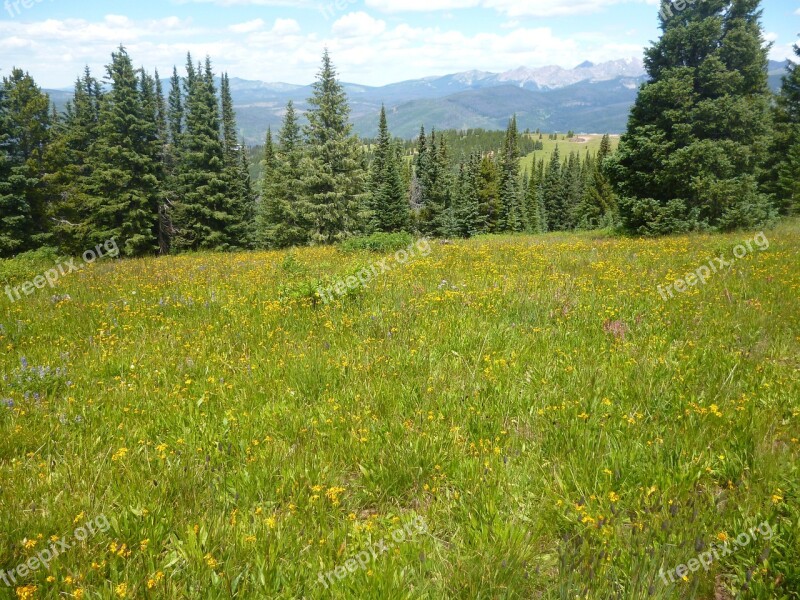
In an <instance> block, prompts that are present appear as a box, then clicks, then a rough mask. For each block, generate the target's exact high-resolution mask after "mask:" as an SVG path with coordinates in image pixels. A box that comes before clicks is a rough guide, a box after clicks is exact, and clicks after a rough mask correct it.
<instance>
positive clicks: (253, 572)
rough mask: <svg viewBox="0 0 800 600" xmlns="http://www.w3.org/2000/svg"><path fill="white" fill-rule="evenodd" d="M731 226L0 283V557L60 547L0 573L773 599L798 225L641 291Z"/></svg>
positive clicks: (790, 584) (56, 580)
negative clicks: (734, 544) (326, 290)
mask: <svg viewBox="0 0 800 600" xmlns="http://www.w3.org/2000/svg"><path fill="white" fill-rule="evenodd" d="M752 235H753V234H746V233H738V234H731V235H724V236H722V235H697V236H686V237H672V238H667V239H660V240H637V239H614V238H606V237H601V236H598V235H596V234H578V235H559V234H551V235H546V236H537V237H527V236H520V237H487V238H479V239H475V240H470V241H463V242H455V243H450V244H439V243H434V244H433V247H432V252H431V253H430V254H429V255H428V256H427V257H419V258H416V259H413V260H410V261H409V262H407V263H406V264H405V265H402V266H401V265H400V264H399V263H392V264H394V265H395V266H394V268H392V269H391V270H389V271H388V272H385V273H382V274H380V275H379V276H378V277H376V278H375V279H374V280H373V281H372V282H371V283H370V284H369V285H368V286H367V287H366V288H365V289H363V290H362V291H361V293H358V294H349V295H347V296H345V297H344V298H343V299H342V300H341V301H336V302H333V303H331V304H322V303H315V302H314V299H313V298H309V297H307V295H306V296H304V295H302V294H300V295H291V294H285V293H284V290H285V289H286V288H287V286H294V287H297V288H302V287H303V286H304V285H306V286H309V285H312V283H313V282H314V281H318V280H321V279H326V278H328V279H330V278H335V277H336V276H337V274H339V273H351V272H354V271H355V270H357V269H359V268H360V267H362V266H364V265H369V264H372V263H373V262H375V261H376V260H380V258H381V257H380V255H376V254H375V253H372V252H369V251H366V250H365V251H354V252H342V251H340V250H339V249H336V248H310V249H299V250H294V251H291V252H290V253H280V252H261V253H245V254H233V255H223V254H200V255H185V256H177V257H170V258H164V259H155V258H153V259H144V260H124V261H113V260H110V259H108V260H106V259H104V260H100V261H98V262H96V263H94V264H93V265H91V266H89V267H87V268H86V269H84V270H82V271H81V272H80V273H73V274H70V275H69V276H65V277H63V278H62V279H61V280H60V281H59V283H58V284H57V289H55V290H49V289H48V290H40V291H38V292H37V293H36V294H35V295H32V296H30V297H27V298H24V299H22V300H20V301H18V302H15V303H13V304H12V303H11V302H9V301H8V299H7V298H6V297H5V295H4V294H3V295H2V297H0V324H2V328H1V329H0V346H2V348H3V352H2V354H0V364H1V365H2V369H3V373H4V376H3V379H2V381H0V569H1V570H3V571H8V570H11V569H14V568H15V567H16V566H17V565H20V564H22V563H24V562H25V561H28V560H29V559H30V558H31V557H33V556H35V555H36V553H37V552H41V551H42V550H43V549H44V548H45V547H47V546H48V545H49V544H50V539H51V536H58V537H59V538H62V539H64V540H65V541H69V542H70V543H71V544H72V547H71V548H70V549H69V550H68V551H65V552H63V553H62V554H61V555H59V556H57V557H56V558H55V559H54V560H53V561H52V563H51V565H50V568H49V570H46V569H42V568H40V569H38V570H36V571H34V572H32V573H28V574H27V575H26V576H21V575H19V572H18V571H17V574H18V582H17V585H16V586H14V589H12V588H7V587H6V586H5V585H4V584H3V583H2V581H0V598H10V597H16V598H48V599H55V598H108V599H111V598H123V597H127V598H144V599H150V598H193V599H195V598H199V599H205V598H208V599H212V598H214V599H216V598H242V599H251V598H279V599H283V598H286V599H288V598H348V599H349V598H352V599H361V598H368V599H371V598H374V599H385V598H389V599H392V598H424V599H440V598H463V599H465V600H466V599H475V598H479V599H484V598H485V599H489V598H520V599H522V598H526V599H527V598H545V599H549V598H561V599H573V598H577V597H580V598H597V599H603V600H605V599H608V598H636V599H638V598H657V599H662V598H703V599H705V598H708V599H712V598H733V597H737V598H738V597H743V598H759V599H767V598H798V590H800V552H798V547H800V546H799V544H800V524H799V523H800V510H798V494H800V483H798V482H800V472H799V471H798V461H797V459H798V453H800V443H798V437H800V305H798V292H799V291H800V223H798V222H797V221H789V222H785V223H783V224H781V225H780V226H779V227H778V228H777V229H775V230H772V231H768V232H767V236H768V238H769V241H770V246H769V249H767V250H764V251H761V250H754V251H753V252H751V253H748V254H747V256H745V257H744V258H742V259H741V260H737V261H736V262H735V263H734V264H733V266H732V267H730V268H729V269H725V270H723V271H721V272H719V273H717V274H716V275H714V276H712V277H711V279H709V281H708V282H707V284H706V285H704V286H696V287H694V288H691V289H690V290H689V291H688V292H686V293H684V294H677V295H676V296H675V297H674V298H672V299H669V300H668V301H664V300H662V298H661V296H660V295H659V293H658V291H657V286H658V285H663V284H666V283H671V282H672V281H674V280H675V279H676V278H678V277H682V276H683V274H684V273H687V272H689V271H694V270H695V269H696V268H697V267H699V266H701V265H703V264H706V263H707V262H708V260H709V259H710V257H713V256H719V255H724V256H728V257H730V256H731V255H732V252H733V248H734V247H735V246H736V245H737V244H738V243H740V242H742V241H744V240H746V239H751V238H752ZM48 266H51V264H43V265H42V266H41V269H42V270H43V269H45V268H47V267H48ZM6 272H15V271H14V270H13V269H6ZM40 272H41V271H40ZM379 272H380V271H379ZM15 276H17V277H18V276H19V275H15ZM101 516H102V517H105V518H106V519H107V523H108V527H106V528H104V529H106V531H99V532H97V533H96V534H95V535H91V536H88V537H87V536H83V535H81V537H87V539H85V540H84V541H82V542H79V541H77V540H76V539H75V534H74V533H73V530H74V529H75V528H76V527H77V526H79V525H81V524H82V523H84V522H86V521H89V520H91V519H97V518H99V517H101ZM419 519H422V521H420V520H419ZM415 520H417V521H416V524H417V525H419V524H420V523H424V526H425V527H424V528H425V529H426V531H420V528H419V527H417V525H414V523H415ZM762 523H767V524H768V525H769V528H770V529H769V531H771V532H772V533H773V535H771V536H770V537H771V539H770V540H767V539H766V536H765V535H760V534H757V533H754V535H753V538H755V539H753V540H752V541H750V542H749V543H748V544H746V545H745V546H744V547H742V548H740V549H738V550H737V551H736V552H735V553H733V554H731V555H729V556H720V559H719V560H715V561H714V562H713V564H711V566H710V570H709V572H705V571H704V570H703V569H700V570H699V571H697V572H694V573H690V574H689V575H688V576H687V579H686V581H683V580H680V581H679V583H671V582H669V581H668V584H666V585H665V584H664V581H663V580H662V577H660V575H659V572H660V570H661V569H664V572H665V573H666V572H667V571H669V570H671V569H674V568H676V567H678V566H679V565H681V564H687V563H689V561H690V559H694V558H695V557H697V556H698V555H699V554H701V553H702V552H707V551H710V550H709V547H710V544H712V543H721V541H722V540H725V539H728V540H730V539H733V538H735V537H736V536H737V535H740V534H742V533H743V532H747V531H749V530H750V529H751V528H753V527H757V526H758V525H759V524H762ZM404 526H406V527H409V529H407V530H406V532H405V533H403V534H400V535H397V532H398V530H400V528H402V527H404ZM413 527H417V528H416V529H414V528H413ZM393 533H394V534H395V535H396V539H400V538H404V541H402V542H396V543H395V542H393V547H392V548H391V549H390V550H389V551H388V552H386V553H384V554H382V555H380V556H377V557H376V558H374V559H373V558H370V559H369V560H368V561H364V563H363V564H364V565H365V567H364V569H361V568H360V567H358V564H357V563H353V562H348V559H349V558H350V557H354V556H357V555H359V553H361V552H364V551H366V552H369V551H370V549H371V548H373V549H374V548H377V547H378V546H376V544H378V542H381V541H382V540H384V538H386V539H387V540H391V536H392V534H393ZM364 556H365V555H363V554H362V555H361V557H362V560H363V557H364ZM370 556H371V555H370ZM353 565H355V566H356V567H358V568H356V569H355V572H353V573H348V572H347V568H348V567H352V566H353ZM337 567H339V568H340V570H339V574H343V573H347V575H346V576H345V577H343V578H342V579H341V580H339V579H338V578H337V577H336V575H335V574H334V575H332V576H331V579H332V580H333V581H334V583H330V579H329V580H326V584H325V585H323V584H322V583H320V581H319V577H320V574H322V577H323V579H324V577H325V573H328V572H331V571H334V573H335V569H336V568H337ZM0 575H1V574H0ZM326 585H327V588H326ZM725 589H729V590H732V592H731V593H730V595H728V593H727V592H725V591H724V590H725Z"/></svg>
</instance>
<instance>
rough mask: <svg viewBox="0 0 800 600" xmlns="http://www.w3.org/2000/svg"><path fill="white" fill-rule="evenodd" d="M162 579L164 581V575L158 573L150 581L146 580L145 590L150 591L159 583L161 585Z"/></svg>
mask: <svg viewBox="0 0 800 600" xmlns="http://www.w3.org/2000/svg"><path fill="white" fill-rule="evenodd" d="M162 579H164V573H162V572H161V571H158V572H157V573H156V574H155V575H153V576H152V577H151V578H150V579H148V580H147V589H148V590H152V589H153V588H154V587H156V586H157V585H158V584H159V583H161V580H162Z"/></svg>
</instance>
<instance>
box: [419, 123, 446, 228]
mask: <svg viewBox="0 0 800 600" xmlns="http://www.w3.org/2000/svg"><path fill="white" fill-rule="evenodd" d="M440 142H443V140H440V139H439V138H438V137H437V135H436V130H435V129H433V130H431V134H430V137H429V138H428V140H427V142H426V144H425V145H424V146H423V145H422V144H421V143H420V149H422V150H424V151H423V152H422V153H421V154H420V155H419V156H418V157H417V158H418V172H417V176H418V177H419V183H420V187H421V189H422V209H421V211H420V215H419V227H420V229H421V230H422V232H423V233H425V234H426V235H429V236H437V235H442V233H441V230H442V228H443V226H444V225H445V223H444V219H445V209H446V208H447V192H446V191H445V177H444V174H445V172H446V171H447V169H448V168H449V165H448V164H447V160H448V159H447V148H444V149H442V148H441V147H440Z"/></svg>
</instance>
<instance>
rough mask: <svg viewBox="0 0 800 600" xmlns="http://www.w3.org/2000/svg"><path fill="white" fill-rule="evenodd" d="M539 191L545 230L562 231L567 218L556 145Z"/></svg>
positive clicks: (559, 160) (559, 159) (559, 157)
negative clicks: (544, 218) (545, 217)
mask: <svg viewBox="0 0 800 600" xmlns="http://www.w3.org/2000/svg"><path fill="white" fill-rule="evenodd" d="M540 193H541V195H542V203H543V205H544V211H545V213H546V215H547V231H564V230H565V229H566V228H567V224H568V219H567V214H566V200H565V190H564V183H563V178H562V174H561V155H560V153H559V151H558V146H556V148H555V150H553V154H552V156H551V157H550V164H549V165H548V167H547V172H546V173H545V176H544V179H543V180H542V186H541V190H540Z"/></svg>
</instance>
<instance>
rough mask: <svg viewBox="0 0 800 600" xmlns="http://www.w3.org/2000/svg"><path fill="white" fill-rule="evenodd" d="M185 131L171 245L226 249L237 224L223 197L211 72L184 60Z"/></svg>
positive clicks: (222, 159) (208, 63)
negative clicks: (231, 232) (232, 227)
mask: <svg viewBox="0 0 800 600" xmlns="http://www.w3.org/2000/svg"><path fill="white" fill-rule="evenodd" d="M184 90H185V97H186V103H185V107H184V110H185V114H186V117H185V118H186V130H185V134H184V135H183V136H182V137H183V140H184V142H183V144H182V149H181V152H180V164H179V166H178V175H177V186H178V198H177V199H176V202H175V205H174V208H173V211H172V214H173V218H172V222H173V225H174V228H175V232H174V245H175V247H176V248H177V249H179V250H180V249H182V250H227V249H228V248H230V247H232V244H233V245H235V244H236V242H237V240H234V239H231V236H230V231H231V229H230V228H231V226H232V225H234V224H235V222H236V221H237V216H236V215H235V214H233V213H232V210H231V201H230V198H229V196H228V195H227V192H228V190H227V183H228V182H227V180H226V173H225V156H224V148H223V144H222V141H221V140H220V123H219V105H218V102H217V93H216V88H215V85H214V76H213V72H212V70H211V60H210V59H209V58H206V64H205V69H203V67H202V66H201V65H199V64H198V65H197V67H195V66H194V65H193V64H192V59H191V56H189V57H188V58H187V65H186V78H185V79H184Z"/></svg>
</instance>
